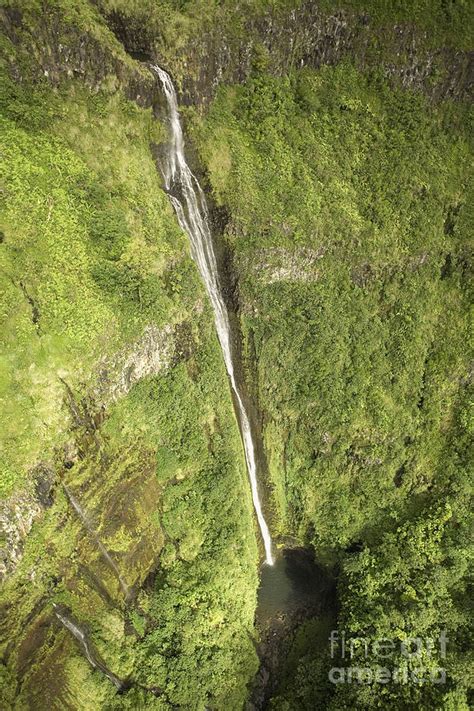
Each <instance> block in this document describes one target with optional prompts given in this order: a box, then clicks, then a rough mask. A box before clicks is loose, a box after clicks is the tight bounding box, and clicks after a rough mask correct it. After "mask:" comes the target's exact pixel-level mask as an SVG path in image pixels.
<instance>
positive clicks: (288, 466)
mask: <svg viewBox="0 0 474 711" xmlns="http://www.w3.org/2000/svg"><path fill="white" fill-rule="evenodd" d="M468 115H469V112H468V109H467V108H466V107H464V106H462V105H456V106H455V105H453V104H449V103H446V104H442V105H438V106H433V105H431V106H428V105H427V103H426V100H424V99H423V97H421V96H420V95H415V94H408V93H405V92H400V91H395V90H393V89H391V88H389V87H388V86H387V85H386V84H385V83H384V81H383V80H382V79H381V78H380V77H379V76H378V75H373V76H369V77H368V76H361V75H360V74H359V73H357V72H356V71H355V70H354V69H353V68H351V66H350V65H339V66H338V67H336V68H331V69H330V68H324V69H322V70H321V71H319V72H317V73H315V72H310V71H307V70H304V71H301V72H298V73H295V74H292V75H291V76H290V77H287V78H284V79H281V80H277V79H273V78H270V77H268V76H265V75H261V74H260V75H256V76H255V77H254V78H252V79H251V80H250V81H249V82H248V83H247V84H246V85H245V86H241V87H229V88H223V89H221V91H220V93H219V95H218V97H217V100H216V101H215V103H214V104H213V106H212V107H211V109H210V111H209V114H208V116H207V117H206V119H205V120H204V122H202V123H196V126H195V131H194V136H195V140H196V141H197V143H198V145H199V146H200V150H201V156H202V159H203V162H204V163H205V164H206V166H207V167H208V171H209V181H210V185H211V188H212V191H213V195H214V199H215V201H216V203H217V204H218V205H224V206H225V207H226V209H227V210H228V212H229V215H230V218H229V222H228V224H227V228H226V240H227V243H228V247H229V249H231V250H232V252H233V253H234V260H235V264H236V270H237V276H238V282H239V294H240V318H241V325H242V332H243V336H244V344H245V352H246V353H247V364H248V373H249V379H252V378H253V379H254V380H253V382H254V383H255V385H254V396H255V399H256V401H257V402H258V403H259V407H260V408H261V410H262V411H263V415H264V422H265V430H264V439H265V445H266V450H267V453H268V460H269V466H270V477H271V482H272V484H273V487H274V502H275V513H274V522H273V525H274V530H275V529H279V531H280V533H281V534H282V535H286V534H293V535H294V534H295V533H296V534H298V535H299V537H300V539H301V540H302V541H305V542H307V543H308V544H311V545H312V546H314V548H315V550H316V552H317V555H318V556H319V558H320V559H321V560H327V561H328V563H331V561H332V563H335V562H336V561H337V562H338V564H339V565H340V566H341V569H342V572H341V575H340V583H339V592H340V600H341V605H342V607H341V611H340V617H339V622H338V624H339V626H340V628H341V629H344V628H345V629H346V630H347V634H348V635H351V634H352V635H353V636H356V635H358V636H365V637H368V638H369V639H370V638H372V639H373V638H378V637H389V638H398V639H403V638H405V637H407V636H420V637H434V638H437V637H438V635H439V633H440V630H441V629H443V628H446V629H448V630H449V631H450V633H451V634H450V637H451V649H450V653H449V656H448V660H447V669H448V684H447V685H446V686H438V687H433V686H431V687H429V688H427V687H421V688H419V689H417V688H415V689H413V687H411V686H409V687H401V688H400V687H399V688H398V689H397V687H396V686H391V687H387V688H385V689H384V695H382V697H380V695H379V692H378V690H377V688H376V686H375V687H365V688H364V687H363V688H359V689H358V688H357V685H355V686H354V685H352V686H351V685H341V686H340V687H338V688H337V692H336V694H335V696H334V698H333V699H332V700H331V699H330V697H328V698H327V699H326V702H325V703H326V705H327V706H324V708H326V707H327V708H331V709H332V708H334V709H338V710H339V709H342V708H348V709H349V708H351V709H352V708H360V709H367V708H379V705H378V704H379V703H381V704H382V705H384V707H385V708H387V705H389V707H390V708H407V707H408V708H415V707H416V708H441V707H442V708H445V707H446V708H451V706H449V703H451V702H449V703H448V699H450V698H451V696H452V694H454V695H455V698H456V699H458V702H459V704H460V705H459V706H458V707H459V708H464V706H463V705H462V704H463V703H465V702H463V701H462V699H463V698H465V696H464V694H465V692H464V691H463V689H464V688H465V687H466V686H468V684H469V682H468V678H467V676H466V675H465V674H464V670H465V660H464V655H465V641H466V640H467V639H468V638H469V629H468V614H467V609H468V608H467V601H468V591H467V583H466V573H467V565H468V563H467V559H468V555H467V550H466V541H467V537H468V524H469V515H468V512H469V500H468V495H469V485H468V432H469V426H470V425H469V422H470V421H469V418H468V414H467V413H468V410H467V397H468V389H469V387H470V375H469V373H470V370H469V354H468V352H467V350H466V343H467V342H468V338H469V318H468V314H469V293H468V287H469V278H470V277H469V266H468V264H469V262H468V260H469V246H468V241H467V240H468V234H469V225H471V229H472V223H471V222H470V213H469V210H470V207H469V205H470V198H469V193H468V187H467V186H468V182H469V173H468V165H469V155H470V153H469V142H468V132H467V131H468V125H469V121H468ZM254 371H255V376H254ZM471 427H472V424H471ZM326 651H327V649H325V648H324V646H323V652H324V653H325V652H326ZM320 652H321V650H320ZM320 652H319V653H320ZM319 653H318V647H317V645H315V648H314V650H313V652H312V653H311V652H306V653H305V654H303V655H302V660H301V673H300V674H298V675H297V676H296V681H295V682H293V683H292V682H291V681H290V682H289V686H288V687H287V688H286V689H283V690H282V692H281V693H282V696H281V700H280V701H278V702H277V701H275V702H274V703H275V706H274V707H275V708H277V709H280V708H281V709H283V708H285V709H286V708H288V709H289V708H291V709H292V710H293V709H296V708H301V709H309V708H314V707H315V704H317V703H318V704H319V703H321V701H320V688H319V683H318V682H317V681H315V680H314V679H313V676H315V675H316V677H317V674H316V671H314V674H309V673H308V668H311V669H314V670H316V669H319V670H320V671H322V674H323V677H327V668H328V667H327V660H326V662H325V663H322V662H321V659H320V657H319V656H318V654H319ZM316 677H315V678H316ZM302 679H304V680H305V681H304V684H303V686H302V687H300V683H301V680H302ZM323 681H324V679H323ZM323 686H324V684H323ZM433 688H434V690H433ZM453 698H454V697H453ZM283 699H286V701H283ZM285 704H286V705H285ZM288 704H289V705H288ZM410 704H411V705H410ZM443 704H445V705H443ZM446 704H448V705H447V706H446ZM453 708H454V707H453ZM466 708H467V707H466Z"/></svg>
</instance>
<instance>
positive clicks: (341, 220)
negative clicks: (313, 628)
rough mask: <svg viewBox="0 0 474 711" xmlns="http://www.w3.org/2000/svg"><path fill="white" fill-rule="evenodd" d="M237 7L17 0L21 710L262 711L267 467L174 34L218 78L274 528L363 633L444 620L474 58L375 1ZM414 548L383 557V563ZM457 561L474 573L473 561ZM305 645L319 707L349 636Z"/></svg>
mask: <svg viewBox="0 0 474 711" xmlns="http://www.w3.org/2000/svg"><path fill="white" fill-rule="evenodd" d="M211 5H212V8H214V9H212V11H211V10H209V12H207V11H206V12H204V11H203V12H201V13H200V14H199V12H198V13H196V12H194V11H193V3H190V7H191V9H190V10H189V13H188V14H186V13H184V14H183V13H179V12H177V11H176V10H175V8H174V3H171V4H170V3H167V2H163V3H161V4H160V5H156V7H155V6H154V5H153V7H149V6H148V5H146V3H145V4H144V5H143V7H144V8H145V9H142V10H137V9H136V7H134V9H133V10H131V9H130V7H129V6H128V3H124V2H119V1H116V2H113V3H111V2H108V1H106V0H104V1H101V2H98V3H89V2H86V1H85V0H84V1H81V2H80V3H77V7H75V8H74V9H71V7H70V3H69V2H66V0H64V1H63V0H55V2H50V3H48V4H46V5H44V6H43V7H42V8H41V11H40V10H39V9H38V7H37V6H36V4H35V3H33V2H31V3H30V2H28V3H27V2H25V3H15V2H10V3H9V4H8V7H4V8H2V9H1V10H0V18H1V23H2V28H3V36H2V44H1V72H2V78H3V79H4V84H3V88H2V95H1V97H0V101H1V108H2V117H3V118H2V128H3V131H2V134H3V136H4V141H3V147H2V152H3V155H4V156H6V158H7V161H6V169H5V171H4V173H3V174H2V186H1V188H2V197H3V198H5V200H4V202H3V203H2V212H1V215H0V230H1V232H0V261H1V270H2V271H1V274H2V277H1V282H0V283H1V289H2V297H3V302H4V304H5V306H4V308H3V310H2V313H1V315H0V316H1V319H2V330H1V332H2V344H1V345H2V361H1V364H2V377H1V379H0V387H1V390H0V397H1V398H2V405H3V406H4V409H5V418H4V421H3V423H2V426H3V428H4V430H3V432H2V440H3V442H4V443H5V447H4V455H3V456H4V461H3V462H2V477H1V485H2V494H3V495H4V501H3V503H2V505H1V507H0V522H1V523H2V525H3V527H4V529H5V533H4V543H5V545H4V546H3V547H4V552H3V553H2V561H1V563H2V567H1V571H2V573H3V575H4V577H5V582H4V592H2V604H3V609H4V613H5V620H6V623H5V625H4V630H5V633H4V638H3V640H2V655H3V656H2V662H3V665H2V667H1V669H0V673H1V678H2V681H3V682H4V684H3V688H4V691H3V694H4V698H3V704H4V705H5V707H7V708H8V707H15V708H21V709H23V708H25V709H38V708H39V709H42V708H50V707H52V708H58V709H64V708H71V709H77V708H81V709H82V708H84V709H89V708H90V709H92V708H94V709H97V708H109V707H112V706H113V708H124V709H126V708H144V707H145V708H170V707H173V706H174V707H176V706H180V707H182V708H189V709H194V708H204V706H206V707H209V708H216V709H220V708H226V709H234V708H235V709H238V708H241V706H242V703H243V700H244V698H245V695H246V684H247V682H248V681H249V679H250V678H251V677H252V675H253V674H254V672H255V669H256V656H255V651H254V644H253V641H252V640H253V637H254V634H255V633H254V627H253V622H254V611H255V597H256V587H257V543H256V535H255V526H254V523H253V514H252V507H251V501H250V496H249V493H248V483H247V477H246V473H245V468H244V461H243V457H242V451H241V444H240V441H239V434H238V429H237V426H236V423H235V418H234V416H233V412H232V404H231V400H230V396H229V395H228V387H227V379H226V376H225V372H224V368H223V365H222V362H221V355H220V352H219V348H218V345H217V342H216V338H215V335H214V331H213V326H212V314H211V311H210V308H209V306H208V304H207V301H206V299H205V295H204V290H203V288H202V286H201V284H200V281H199V278H198V275H197V272H196V270H195V267H194V265H193V263H192V261H191V260H190V258H189V251H188V247H187V243H186V239H185V237H184V236H183V235H182V233H181V231H180V230H179V228H178V226H177V224H176V221H175V218H174V215H173V213H172V211H171V208H170V206H169V203H168V198H167V196H166V195H165V194H164V193H163V191H162V190H161V183H160V179H159V172H158V171H157V161H158V162H159V155H160V150H161V149H160V147H159V144H160V142H162V140H163V136H164V130H163V127H162V126H161V123H160V120H159V117H160V116H162V109H163V99H162V97H161V94H160V91H159V90H158V87H157V84H156V81H155V78H154V76H153V75H152V73H151V72H150V71H149V70H148V69H147V66H146V62H147V61H148V60H155V61H158V62H159V63H162V64H163V65H164V66H165V67H166V68H167V69H168V70H170V72H171V74H172V75H173V77H174V78H175V79H176V80H177V82H178V84H179V87H180V91H181V97H182V101H183V103H184V104H188V105H191V106H194V105H199V111H197V112H193V111H188V113H187V114H186V117H187V122H188V128H189V131H190V138H192V140H193V144H194V150H195V151H196V155H199V159H200V161H201V169H202V170H203V171H204V172H205V180H206V184H207V187H208V189H209V192H210V193H211V197H212V201H213V204H214V212H215V215H216V220H215V224H216V226H217V227H216V231H218V232H219V234H218V235H217V239H218V240H219V242H220V246H221V251H222V253H223V255H224V257H223V261H224V262H226V264H225V265H224V266H226V267H227V269H228V271H227V276H229V278H230V282H231V283H229V287H228V291H229V299H230V300H231V299H232V300H233V304H234V306H235V308H236V311H237V312H238V313H237V318H238V321H239V324H240V328H241V332H242V344H241V346H242V354H243V367H242V370H243V372H244V373H245V375H246V377H247V380H248V386H249V390H250V391H251V393H252V396H253V400H254V404H255V405H256V406H257V410H258V412H259V416H260V426H261V431H262V433H263V437H264V442H265V450H266V455H267V459H268V463H269V481H268V482H266V483H268V485H269V486H268V492H267V497H266V498H267V499H268V500H269V501H270V502H271V503H270V506H271V508H272V527H273V533H274V534H275V535H276V536H281V538H282V540H283V539H284V538H285V537H287V536H292V537H294V538H296V539H297V540H298V541H299V542H300V543H303V544H306V545H310V546H312V547H313V548H314V549H315V550H316V551H317V553H318V556H319V557H320V558H321V560H325V561H327V562H329V563H330V564H334V563H335V562H337V564H338V566H339V567H340V568H341V570H342V571H343V572H342V576H343V578H342V579H343V583H344V581H345V585H344V584H342V587H341V591H342V592H341V598H342V600H343V612H342V615H343V617H342V618H341V619H342V621H343V622H345V623H347V624H348V625H349V624H352V625H353V628H354V629H359V630H360V629H363V628H364V625H365V626H366V627H370V626H371V625H373V624H376V625H378V627H377V629H378V630H379V632H380V635H381V636H384V635H389V634H390V620H388V619H387V618H386V617H385V616H384V615H382V614H381V613H380V610H381V609H382V607H383V606H387V607H388V608H389V609H391V610H392V612H393V617H394V618H396V619H404V617H405V618H408V617H409V618H410V620H411V622H412V623H413V624H414V625H415V626H416V625H420V627H419V629H418V628H417V629H418V632H419V633H420V630H421V632H422V633H425V632H426V634H427V635H430V634H435V632H436V630H434V628H433V626H432V627H430V624H431V622H430V620H432V614H431V608H429V605H428V603H427V604H426V606H425V608H423V610H425V612H426V615H425V616H423V614H421V613H422V612H423V610H422V609H421V608H422V605H423V604H424V603H422V602H420V601H416V602H414V599H413V596H412V593H411V590H410V586H412V583H413V575H414V574H413V570H422V571H423V576H424V577H423V580H422V581H421V583H420V590H421V589H423V590H425V591H427V590H428V587H429V570H430V566H432V565H433V561H434V560H435V558H436V555H437V554H436V553H433V550H434V549H435V548H436V545H437V543H436V545H435V543H434V542H433V541H435V539H436V541H438V539H439V537H440V536H444V538H443V541H444V543H443V545H445V546H446V558H447V559H448V560H449V557H450V550H451V549H450V548H449V545H451V543H452V541H453V540H457V538H458V537H459V536H462V535H463V530H464V529H463V527H462V526H463V523H459V521H463V516H462V511H461V509H462V506H463V505H464V504H462V502H461V503H460V502H459V500H456V499H455V497H454V500H452V498H453V496H452V490H453V489H452V488H451V483H450V480H449V481H448V479H449V477H447V475H446V476H445V474H443V467H444V468H445V469H446V471H451V469H452V467H453V457H459V459H460V460H462V457H463V454H462V450H461V449H459V451H457V452H456V454H454V453H453V452H454V450H453V449H452V447H451V439H452V438H453V437H454V436H455V435H456V434H458V428H460V427H461V424H460V423H462V422H464V417H465V416H464V414H463V413H464V410H463V407H464V405H463V403H464V398H465V389H466V388H467V386H468V385H469V383H470V376H469V373H468V366H467V363H466V359H465V356H464V353H463V347H462V346H463V339H464V338H465V333H466V329H465V324H466V321H465V311H466V302H465V296H464V290H465V288H466V284H467V279H468V262H469V257H468V248H467V245H466V243H465V237H464V235H465V233H466V225H467V216H466V215H467V209H466V205H467V200H466V195H465V190H466V188H465V184H466V182H467V174H466V172H465V171H464V169H463V168H462V167H460V166H462V165H464V162H465V161H466V155H467V148H466V147H467V138H466V135H465V128H464V127H465V125H466V123H465V121H466V113H465V111H466V108H465V105H464V102H465V100H466V98H467V96H468V95H469V92H470V90H471V83H472V54H470V53H469V52H468V51H467V50H466V49H465V48H457V47H455V46H453V45H452V44H449V43H443V42H441V43H440V44H439V46H436V45H435V43H433V42H431V41H430V37H429V33H428V31H427V30H426V29H420V28H419V27H418V26H417V25H416V24H413V23H410V22H407V21H406V20H404V21H394V20H393V18H392V19H390V21H388V20H387V21H384V22H380V21H378V20H377V19H376V18H375V17H373V16H372V15H371V13H370V12H366V11H355V10H354V9H347V8H341V9H338V10H337V11H335V10H331V9H327V7H326V6H324V7H323V6H318V5H316V4H315V3H313V2H307V3H305V2H297V3H285V2H282V3H253V9H252V11H249V12H248V13H242V12H241V11H240V10H239V9H238V8H237V9H236V8H235V7H234V8H232V7H231V6H232V5H233V4H232V3H224V4H221V3H216V5H215V6H214V5H213V4H210V5H209V7H211ZM221 5H222V9H221ZM216 8H217V9H216ZM202 9H203V8H202V7H201V10H202ZM198 10H199V8H198ZM214 11H215V14H213V13H214ZM193 12H194V14H193ZM147 13H148V14H147ZM220 13H221V14H220ZM377 68H378V69H377ZM289 70H295V72H294V74H293V75H292V78H291V80H290V79H289V78H288V77H287V76H286V74H287V73H288V72H289ZM300 70H301V71H300ZM229 84H239V86H232V87H230V88H229V87H228V85H229ZM406 90H409V91H406ZM437 333H439V334H442V335H441V338H437V337H436V334H437ZM394 423H395V424H394ZM453 476H454V475H453ZM446 477H447V478H446ZM456 482H457V483H456ZM456 482H455V485H453V488H454V489H455V490H456V491H461V490H463V486H462V485H461V483H459V481H457V480H456ZM456 487H457V488H456ZM433 490H434V491H435V495H433V496H434V498H433V499H431V498H430V497H431V496H432V494H431V493H430V492H432V491H433ZM381 492H382V494H381ZM448 500H449V501H448ZM410 501H416V502H417V504H416V505H417V507H418V509H417V514H416V516H418V518H416V516H415V515H413V518H411V516H412V511H411V509H410V508H409V502H410ZM446 501H448V504H449V506H450V507H451V510H454V511H455V514H449V512H448V511H447V509H446V508H443V506H444V503H446ZM463 501H464V500H463ZM443 502H444V503H443ZM448 504H446V506H448ZM425 505H426V507H427V508H426V510H425V509H423V506H425ZM428 508H429V512H428V513H427V510H428ZM420 512H421V513H420ZM425 514H426V515H425ZM428 514H429V515H428ZM451 515H452V516H454V519H453V520H455V521H456V522H457V523H456V525H458V524H459V525H458V528H455V529H453V530H452V529H451V528H450V523H449V521H450V520H451V518H450V516H451ZM425 520H426V521H428V524H426V525H425V523H424V521H425ZM369 522H373V525H372V526H370V525H369ZM440 531H441V533H440ZM385 533H386V537H384V536H385ZM390 536H391V538H390ZM436 536H438V538H436ZM397 537H403V540H407V541H409V548H410V555H409V556H407V560H406V561H405V558H404V551H403V550H402V549H400V551H399V550H398V548H397V544H396V540H397ZM419 540H423V541H424V542H425V543H426V552H425V551H424V549H423V552H422V553H420V555H421V558H420V559H418V558H417V557H416V550H417V543H416V542H417V541H419ZM436 550H437V549H436ZM387 557H388V558H390V560H391V564H390V566H385V569H384V570H385V571H386V570H387V569H388V572H384V575H380V574H374V573H373V571H372V570H371V568H370V565H369V562H370V561H369V558H370V560H372V561H373V560H380V561H382V562H381V563H380V567H381V568H382V567H383V561H386V559H387ZM367 561H369V562H367ZM394 561H395V562H394ZM397 566H398V567H397ZM443 570H444V569H443ZM446 570H448V567H446ZM400 571H401V572H400ZM372 575H373V576H374V577H371V576H372ZM443 575H444V574H440V581H439V585H440V590H441V592H440V597H443V596H444V597H443V599H447V600H451V593H452V590H451V587H450V585H451V586H452V585H454V586H457V587H458V589H459V590H461V589H462V585H463V583H462V575H461V574H460V571H459V570H457V569H456V571H455V572H453V571H451V572H450V575H451V582H450V580H448V577H449V576H448V575H446V576H444V577H443ZM390 576H392V577H390ZM397 576H399V577H401V579H403V581H404V583H403V584H404V587H403V590H401V592H400V594H399V595H398V593H397V595H398V596H397V595H394V596H393V599H392V598H391V597H390V590H392V589H393V587H394V582H393V580H394V579H395V578H396V577H397ZM361 580H362V581H363V582H362V583H361V582H360V581H361ZM383 585H386V586H387V587H388V590H387V589H385V588H383ZM364 586H365V587H364ZM390 586H391V587H390ZM349 589H350V590H357V593H354V597H352V598H351V597H350V595H349V594H348V593H347V590H349ZM369 589H370V590H374V591H375V592H374V599H373V600H372V599H367V596H366V593H367V590H369ZM344 595H345V596H346V597H344ZM421 597H422V600H425V598H428V597H429V596H428V593H426V596H424V597H423V596H421ZM461 597H462V595H461ZM374 600H375V602H374ZM400 601H401V602H400ZM53 603H54V604H56V605H57V606H59V607H56V608H55V607H53ZM450 604H451V603H450ZM452 604H453V608H450V610H451V612H450V614H451V616H452V618H455V617H456V614H457V611H456V609H454V608H455V603H452ZM456 604H457V603H456ZM351 609H354V610H356V611H357V612H354V614H353V615H352V613H351ZM55 610H61V611H63V612H64V611H65V612H64V614H67V615H69V616H70V619H73V620H75V622H76V623H77V624H78V625H80V626H81V629H83V630H84V634H85V637H86V639H88V640H90V643H91V644H92V645H93V647H94V650H95V652H96V654H97V655H98V657H100V658H101V659H102V660H103V663H104V665H105V666H106V667H108V668H109V669H110V670H111V671H112V672H113V674H115V675H116V676H117V677H118V678H120V679H121V680H124V681H126V683H125V684H124V687H123V694H121V695H120V696H117V695H116V688H115V687H114V686H113V684H110V681H109V680H108V679H107V678H106V677H105V676H104V675H103V674H101V673H100V672H99V671H94V670H93V669H92V667H91V666H90V665H89V664H88V662H87V660H86V659H85V657H84V654H83V652H84V650H83V649H81V647H80V644H79V643H78V640H77V638H76V639H75V638H74V636H72V635H71V633H70V631H68V629H66V628H65V627H64V624H63V623H62V622H61V619H60V616H58V614H56V612H55ZM374 610H376V612H374ZM420 610H421V612H420ZM418 613H419V615H418ZM61 614H62V613H61ZM358 614H360V618H356V615H358ZM351 615H352V616H351ZM417 615H418V616H417ZM344 616H345V617H344ZM461 617H462V615H460V616H459V619H461ZM374 619H375V622H374ZM420 620H421V622H420ZM364 629H365V628H364ZM298 650H299V651H298ZM305 650H306V651H305V653H304V655H303V658H302V660H300V659H299V657H298V655H299V654H301V646H298V642H297V644H296V647H295V652H294V654H293V655H292V661H291V664H292V665H293V668H292V670H290V671H289V672H288V674H287V678H286V681H285V684H286V686H285V687H284V688H281V689H280V690H279V694H280V696H281V698H280V700H279V701H276V702H275V703H281V704H282V706H281V708H287V706H285V704H290V706H291V708H298V707H297V706H294V705H293V706H292V704H295V703H296V702H295V701H294V699H295V698H296V696H297V695H296V693H295V694H293V695H292V693H293V691H294V689H293V691H292V687H291V682H290V677H291V675H293V676H294V678H295V679H296V681H295V684H296V683H297V684H299V687H300V689H303V691H304V700H303V701H302V702H301V703H307V704H308V705H309V707H316V706H317V704H320V703H323V702H322V701H321V699H320V698H319V697H318V696H317V693H316V691H314V689H311V688H309V689H306V686H305V681H306V680H307V679H306V677H308V674H307V671H306V670H307V668H308V667H309V668H311V669H312V672H311V674H310V675H309V677H311V678H312V676H314V678H319V677H318V676H317V674H318V673H319V672H316V671H314V670H315V669H319V670H320V671H321V669H323V666H322V663H321V660H320V659H319V658H318V657H317V655H316V656H314V655H313V656H311V655H312V654H313V652H314V650H312V649H311V648H309V649H306V648H305ZM300 661H301V664H300ZM456 664H457V661H456V660H454V661H453V669H454V671H453V674H454V675H455V674H456V673H457V672H456V669H457V667H456ZM323 671H324V669H323ZM298 693H299V692H298ZM318 693H319V692H318ZM298 698H299V697H298ZM392 701H394V703H395V701H396V700H393V699H392ZM356 702H358V700H357V699H356V700H354V699H353V698H349V699H347V698H342V700H338V698H336V699H335V700H334V699H333V700H332V701H328V698H326V700H325V701H324V703H326V704H328V706H327V708H334V709H336V708H338V706H337V704H338V703H340V705H339V707H342V705H343V704H349V705H351V704H352V706H353V707H354V708H357V706H356ZM330 703H333V707H331V706H330V705H329V704H330ZM277 708H278V706H277Z"/></svg>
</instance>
